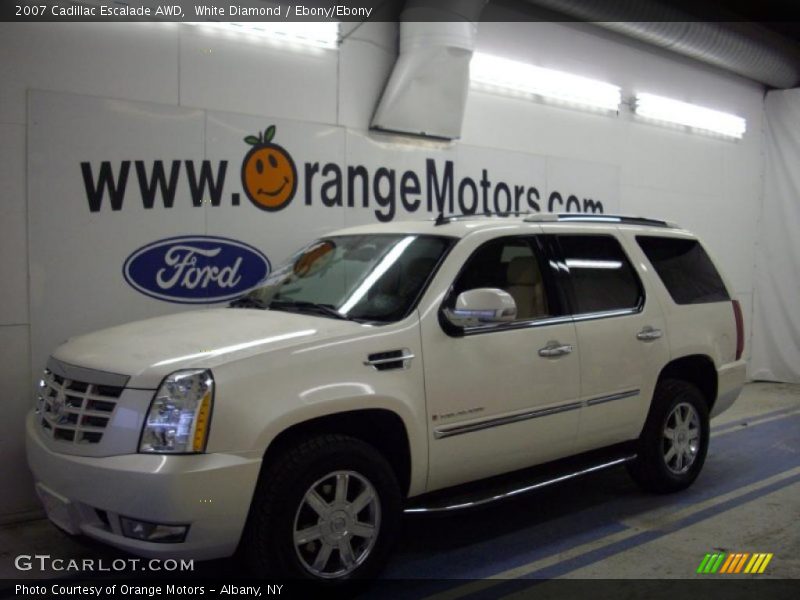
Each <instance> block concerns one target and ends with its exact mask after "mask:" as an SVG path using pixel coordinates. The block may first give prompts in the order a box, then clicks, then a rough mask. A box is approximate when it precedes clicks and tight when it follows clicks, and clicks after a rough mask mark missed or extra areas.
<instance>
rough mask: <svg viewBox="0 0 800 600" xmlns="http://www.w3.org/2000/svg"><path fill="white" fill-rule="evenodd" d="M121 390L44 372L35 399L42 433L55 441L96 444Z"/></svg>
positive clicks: (109, 418) (100, 437) (122, 388)
mask: <svg viewBox="0 0 800 600" xmlns="http://www.w3.org/2000/svg"><path fill="white" fill-rule="evenodd" d="M124 389H125V388H124V387H117V386H111V385H102V384H96V383H89V382H86V381H77V380H74V379H68V378H67V377H64V376H62V375H59V374H57V373H54V372H53V371H51V370H50V369H49V368H48V369H45V370H44V375H43V377H42V380H41V382H40V383H39V392H38V396H37V399H36V400H37V413H38V415H39V417H40V419H41V420H40V425H41V427H42V430H43V431H44V432H45V434H47V435H49V436H51V437H52V438H53V439H55V440H60V441H63V442H70V443H74V444H97V443H98V442H100V440H101V439H103V431H104V430H105V428H106V427H107V426H108V423H109V421H111V417H112V415H113V414H114V409H115V408H116V406H117V400H118V399H119V397H120V395H121V394H122V391H123V390H124Z"/></svg>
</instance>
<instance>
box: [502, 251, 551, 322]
mask: <svg viewBox="0 0 800 600" xmlns="http://www.w3.org/2000/svg"><path fill="white" fill-rule="evenodd" d="M506 277H507V280H508V287H507V288H506V291H507V292H508V293H509V294H511V297H512V298H514V302H516V304H517V318H518V319H536V318H539V317H543V316H546V315H547V302H546V300H545V296H544V285H543V284H542V275H541V273H540V272H539V265H537V264H536V259H535V258H533V257H532V256H530V257H529V256H518V257H516V258H513V259H511V262H510V263H509V264H508V273H507V275H506Z"/></svg>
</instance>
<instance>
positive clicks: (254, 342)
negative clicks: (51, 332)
mask: <svg viewBox="0 0 800 600" xmlns="http://www.w3.org/2000/svg"><path fill="white" fill-rule="evenodd" d="M363 327H365V326H364V325H360V324H358V323H353V322H351V321H343V320H342V321H340V320H336V319H330V318H327V317H318V316H313V315H301V314H297V313H289V312H282V311H273V310H256V309H241V308H236V309H233V308H216V309H206V310H195V311H189V312H184V313H179V314H175V315H168V316H164V317H156V318H154V319H146V320H144V321H136V322H133V323H127V324H125V325H120V326H118V327H111V328H109V329H103V330H100V331H95V332H93V333H89V334H87V335H82V336H79V337H75V338H71V339H70V340H68V341H67V342H66V343H65V344H63V345H62V346H60V347H59V348H58V349H57V350H56V352H54V353H53V356H54V357H55V358H57V359H58V360H61V361H63V362H66V363H69V364H72V365H76V366H81V367H86V368H89V369H97V370H100V371H107V372H111V373H119V374H123V375H129V376H130V377H131V381H130V384H129V385H130V387H138V388H146V389H155V388H156V387H158V384H159V383H160V382H161V379H163V377H164V376H166V375H167V374H169V373H171V372H173V371H176V370H178V369H185V368H211V367H214V366H216V365H219V364H222V363H226V362H230V361H233V360H237V359H241V358H244V357H247V356H252V355H255V354H261V353H264V352H270V351H274V350H278V349H281V348H286V347H290V346H297V345H299V344H305V343H307V342H310V341H319V340H321V339H329V338H333V337H336V336H339V335H345V334H352V333H357V332H358V331H361V330H362V328H363Z"/></svg>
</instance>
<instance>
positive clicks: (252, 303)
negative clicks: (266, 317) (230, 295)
mask: <svg viewBox="0 0 800 600" xmlns="http://www.w3.org/2000/svg"><path fill="white" fill-rule="evenodd" d="M228 308H258V309H260V310H266V308H267V303H266V302H264V301H263V300H259V299H258V298H256V297H255V296H242V297H241V298H236V300H232V301H231V303H230V304H228Z"/></svg>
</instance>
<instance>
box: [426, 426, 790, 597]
mask: <svg viewBox="0 0 800 600" xmlns="http://www.w3.org/2000/svg"><path fill="white" fill-rule="evenodd" d="M781 416H782V415H781ZM796 475H800V467H796V468H794V469H790V470H788V471H784V472H783V473H778V474H777V475H773V476H772V477H769V478H767V479H763V480H761V481H756V482H755V483H751V484H750V485H746V486H744V487H741V488H738V489H736V490H733V491H731V492H728V493H727V494H723V495H721V496H715V497H714V498H709V499H708V500H704V501H703V502H699V503H697V504H694V505H692V506H689V507H686V508H685V509H683V510H679V511H676V512H675V513H673V514H671V515H668V516H663V517H660V518H659V520H658V525H659V526H658V527H657V528H654V529H663V528H667V527H669V525H671V524H674V523H677V522H679V521H682V520H683V519H686V518H687V517H690V516H692V515H695V514H698V513H700V512H702V511H704V510H706V509H708V508H713V507H714V506H718V505H720V504H723V503H725V502H728V501H729V500H734V499H736V498H738V497H740V496H744V495H746V494H749V493H751V492H754V491H757V490H760V489H762V488H765V487H769V486H770V485H772V484H774V483H778V482H780V481H783V480H785V479H790V478H792V477H794V476H796ZM645 531H648V529H641V528H640V529H630V530H625V531H620V532H617V533H612V534H610V535H608V536H606V537H603V538H600V539H598V540H593V541H591V542H587V543H585V544H581V545H580V546H576V547H574V548H570V549H569V550H567V551H565V552H562V553H560V554H557V555H554V556H548V557H546V558H541V559H539V560H536V561H533V562H531V563H528V564H526V565H521V566H519V567H514V568H513V569H508V570H506V571H503V572H501V573H497V574H496V575H492V576H491V577H490V578H488V579H484V580H481V581H475V582H471V583H468V584H465V585H463V586H459V587H457V588H453V589H451V590H447V591H445V592H441V593H440V594H435V595H433V596H430V597H429V599H430V600H433V599H436V600H453V599H455V598H461V597H462V596H466V595H468V594H473V593H475V592H480V591H482V590H485V589H489V588H491V587H493V586H495V585H498V584H500V583H502V582H503V580H507V579H517V578H519V577H524V576H525V575H528V574H530V573H534V572H535V571H539V570H541V569H545V568H547V567H550V566H553V565H556V564H558V563H560V562H563V561H565V560H570V559H572V558H575V557H578V556H580V555H582V554H586V553H588V552H592V551H593V550H597V549H599V548H603V547H606V546H610V545H611V544H615V543H617V542H620V541H622V540H625V539H628V538H631V537H634V536H637V535H639V534H641V533H643V532H645ZM511 597H513V594H512V595H511V596H509V597H508V598H511Z"/></svg>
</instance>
